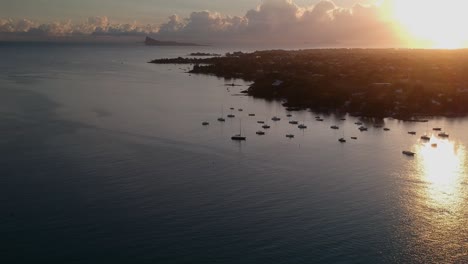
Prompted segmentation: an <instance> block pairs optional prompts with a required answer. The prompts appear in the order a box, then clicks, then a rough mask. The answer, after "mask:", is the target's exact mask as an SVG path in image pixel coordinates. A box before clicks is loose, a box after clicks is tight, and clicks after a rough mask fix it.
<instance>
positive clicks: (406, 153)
mask: <svg viewBox="0 0 468 264" xmlns="http://www.w3.org/2000/svg"><path fill="white" fill-rule="evenodd" d="M403 154H405V155H406V156H410V157H413V156H414V155H415V154H416V153H414V152H412V151H408V150H403Z"/></svg>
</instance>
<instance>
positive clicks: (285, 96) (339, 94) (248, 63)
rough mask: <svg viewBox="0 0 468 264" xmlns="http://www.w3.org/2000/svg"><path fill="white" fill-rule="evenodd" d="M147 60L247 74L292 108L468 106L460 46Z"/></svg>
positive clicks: (462, 111)
mask: <svg viewBox="0 0 468 264" xmlns="http://www.w3.org/2000/svg"><path fill="white" fill-rule="evenodd" d="M152 63H177V64H179V63H184V64H194V66H193V69H192V71H191V73H197V74H211V75H216V76H218V77H223V78H226V79H235V78H240V79H243V80H246V81H252V82H253V84H252V85H251V87H250V88H249V89H248V90H247V91H246V92H247V93H248V94H249V95H252V96H255V97H261V98H265V99H278V100H284V101H285V103H284V105H285V106H286V107H290V108H292V109H296V108H301V109H306V108H310V109H313V110H318V111H340V112H349V113H351V114H355V115H361V116H369V117H389V116H392V117H396V118H401V119H410V118H413V117H418V116H430V115H431V116H432V115H442V116H459V115H466V114H467V113H468V50H395V49H386V50H370V49H316V50H299V51H284V50H271V51H257V52H253V53H242V52H235V53H228V54H226V55H225V56H223V57H215V58H205V59H197V58H175V59H159V60H154V61H152Z"/></svg>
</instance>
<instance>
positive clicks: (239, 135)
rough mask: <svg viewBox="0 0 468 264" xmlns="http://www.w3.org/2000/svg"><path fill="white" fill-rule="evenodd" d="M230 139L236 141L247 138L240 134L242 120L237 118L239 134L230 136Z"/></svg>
mask: <svg viewBox="0 0 468 264" xmlns="http://www.w3.org/2000/svg"><path fill="white" fill-rule="evenodd" d="M231 139H232V140H236V141H243V140H246V139H247V138H246V137H244V136H242V120H239V134H237V135H234V136H232V137H231Z"/></svg>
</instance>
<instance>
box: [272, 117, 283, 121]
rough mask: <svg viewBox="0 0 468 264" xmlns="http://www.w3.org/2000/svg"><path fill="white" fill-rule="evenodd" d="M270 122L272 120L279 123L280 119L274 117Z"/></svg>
mask: <svg viewBox="0 0 468 264" xmlns="http://www.w3.org/2000/svg"><path fill="white" fill-rule="evenodd" d="M271 120H273V121H280V120H281V118H279V117H277V116H274V117H273V118H272V119H271Z"/></svg>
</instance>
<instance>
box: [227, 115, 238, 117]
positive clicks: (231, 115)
mask: <svg viewBox="0 0 468 264" xmlns="http://www.w3.org/2000/svg"><path fill="white" fill-rule="evenodd" d="M227 117H229V118H234V117H236V116H235V115H227Z"/></svg>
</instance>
